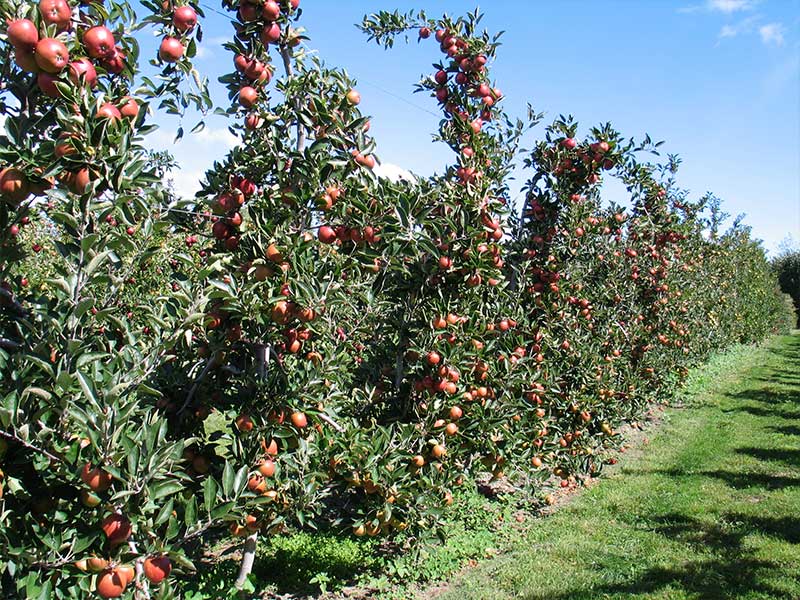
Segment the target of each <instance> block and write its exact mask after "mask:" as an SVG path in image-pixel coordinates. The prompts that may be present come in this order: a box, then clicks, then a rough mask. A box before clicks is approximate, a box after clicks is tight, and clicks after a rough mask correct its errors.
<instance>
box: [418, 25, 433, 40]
mask: <svg viewBox="0 0 800 600" xmlns="http://www.w3.org/2000/svg"><path fill="white" fill-rule="evenodd" d="M419 37H420V39H423V40H427V39H428V38H429V37H431V30H430V29H429V28H428V27H420V29H419Z"/></svg>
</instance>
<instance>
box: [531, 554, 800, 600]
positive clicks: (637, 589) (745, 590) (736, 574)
mask: <svg viewBox="0 0 800 600" xmlns="http://www.w3.org/2000/svg"><path fill="white" fill-rule="evenodd" d="M780 569H781V565H780V564H779V563H777V562H773V561H768V560H759V559H756V558H745V557H742V556H739V555H737V554H735V553H731V554H730V555H728V556H725V557H724V558H721V559H719V560H697V561H687V562H685V563H684V564H682V565H678V566H674V567H671V568H663V567H659V568H653V569H649V570H648V571H646V572H645V573H643V574H642V575H641V576H640V577H638V578H637V579H636V580H634V581H631V582H630V583H627V584H608V585H602V586H596V587H594V588H593V589H592V590H589V591H577V590H574V591H566V592H563V593H560V594H553V593H550V592H548V593H537V592H533V593H531V594H528V595H525V596H523V598H525V600H597V599H598V598H605V597H606V595H611V594H614V595H615V596H616V595H619V594H625V596H626V597H630V598H651V597H652V596H653V594H655V593H657V592H659V591H661V590H664V589H675V588H680V589H682V590H683V591H685V592H688V593H689V594H690V595H691V596H690V597H692V598H702V599H703V600H733V599H735V598H744V597H749V596H750V595H751V594H753V593H758V594H762V597H765V598H771V599H773V600H797V598H796V596H795V595H794V594H793V593H791V592H783V591H781V590H779V589H776V588H775V587H773V586H771V585H769V584H766V583H761V581H763V580H764V579H765V578H766V577H767V576H769V575H770V573H775V572H778V571H780ZM670 597H671V596H670ZM681 597H682V596H681Z"/></svg>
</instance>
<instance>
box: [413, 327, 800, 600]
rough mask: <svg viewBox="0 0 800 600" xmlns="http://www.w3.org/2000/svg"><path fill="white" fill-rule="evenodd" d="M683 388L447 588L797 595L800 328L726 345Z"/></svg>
mask: <svg viewBox="0 0 800 600" xmlns="http://www.w3.org/2000/svg"><path fill="white" fill-rule="evenodd" d="M683 397H684V398H685V402H684V405H683V407H682V408H672V409H669V410H668V411H667V412H666V422H665V423H664V424H663V425H662V426H660V428H659V429H658V432H657V433H656V435H655V437H654V438H653V439H652V441H651V442H650V444H649V445H648V446H647V447H646V449H645V450H644V451H643V452H641V453H638V455H634V456H626V457H625V458H624V459H623V461H622V464H621V466H620V468H618V469H617V470H616V471H615V472H612V473H611V474H610V476H609V477H608V478H607V479H605V480H604V481H603V482H602V483H601V484H600V485H598V486H595V487H593V488H591V489H588V490H586V491H585V492H584V493H582V494H581V495H580V496H579V497H578V498H576V499H575V500H574V501H573V502H571V503H570V504H568V505H567V506H565V507H564V508H562V509H561V510H559V511H557V512H556V513H555V514H553V515H552V516H550V517H547V518H545V519H542V520H540V521H537V522H536V524H535V525H534V526H533V527H532V528H530V529H529V530H528V531H527V532H526V533H525V534H524V535H522V536H517V537H516V539H513V540H509V549H508V552H505V553H504V554H502V555H501V556H499V557H498V558H496V559H494V560H491V561H487V562H483V563H481V564H479V565H478V566H477V567H476V568H473V569H468V570H466V571H464V572H462V573H461V574H460V575H458V576H456V577H455V578H454V579H453V580H452V581H451V582H450V583H449V584H448V585H447V586H446V589H445V591H444V592H443V593H441V594H438V595H436V597H437V599H438V600H472V599H474V600H499V599H504V600H505V599H509V598H521V599H525V600H539V599H545V598H546V599H548V600H567V599H570V600H589V599H601V598H602V599H623V598H624V599H631V598H648V599H660V600H684V599H709V600H713V599H742V600H745V599H747V600H755V599H764V600H766V599H770V600H778V599H786V600H797V599H798V598H800V335H794V336H785V337H780V338H775V339H774V340H772V341H771V342H770V343H769V345H767V346H765V347H761V348H743V349H740V350H738V351H737V352H734V353H729V354H726V355H724V356H721V357H718V358H717V359H715V360H714V361H712V363H711V364H710V365H709V366H707V367H705V368H703V369H700V370H699V371H697V372H696V374H695V375H694V377H693V379H692V380H691V381H690V383H689V385H688V387H687V389H686V391H685V393H684V394H683ZM432 595H433V590H428V591H427V592H423V593H421V594H419V597H421V598H423V597H424V598H428V597H431V596H432Z"/></svg>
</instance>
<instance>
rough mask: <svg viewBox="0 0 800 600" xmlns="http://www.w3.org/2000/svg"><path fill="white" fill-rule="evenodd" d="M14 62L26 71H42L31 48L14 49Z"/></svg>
mask: <svg viewBox="0 0 800 600" xmlns="http://www.w3.org/2000/svg"><path fill="white" fill-rule="evenodd" d="M14 62H15V63H16V64H17V66H18V67H19V68H20V69H22V70H23V71H25V72H26V73H40V72H41V69H40V68H39V65H38V64H36V55H35V54H34V53H33V52H32V51H30V50H25V49H23V48H17V49H16V50H14Z"/></svg>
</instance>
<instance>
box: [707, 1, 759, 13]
mask: <svg viewBox="0 0 800 600" xmlns="http://www.w3.org/2000/svg"><path fill="white" fill-rule="evenodd" d="M753 6H755V2H754V1H753V0H708V1H707V2H706V7H707V8H708V10H712V11H718V12H722V13H725V14H727V15H729V14H731V13H735V12H738V11H740V10H750V9H752V8H753Z"/></svg>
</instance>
